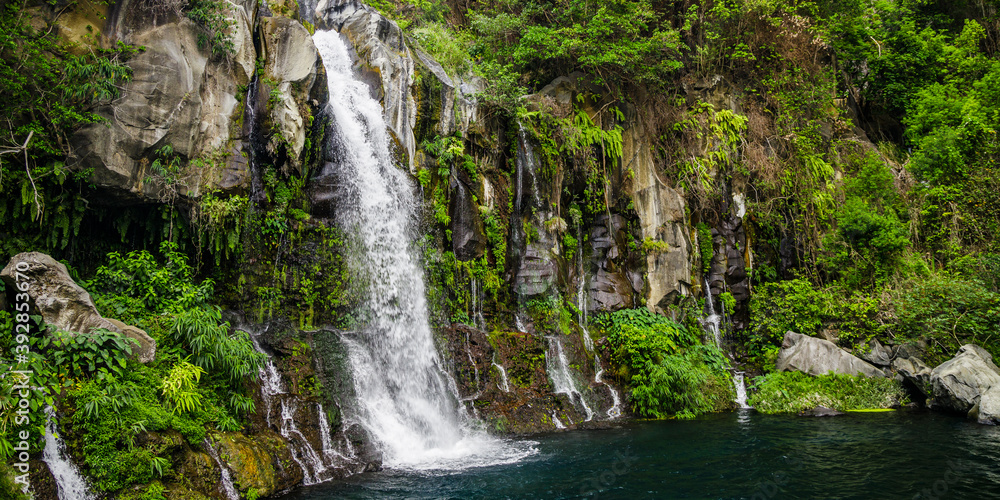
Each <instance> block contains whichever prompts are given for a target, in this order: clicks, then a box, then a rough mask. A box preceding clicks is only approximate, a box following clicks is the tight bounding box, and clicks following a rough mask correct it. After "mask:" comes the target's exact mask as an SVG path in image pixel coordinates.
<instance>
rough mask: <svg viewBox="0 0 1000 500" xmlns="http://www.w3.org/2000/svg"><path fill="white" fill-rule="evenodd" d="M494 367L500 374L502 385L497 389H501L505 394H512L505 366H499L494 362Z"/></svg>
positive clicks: (498, 385) (499, 384)
mask: <svg viewBox="0 0 1000 500" xmlns="http://www.w3.org/2000/svg"><path fill="white" fill-rule="evenodd" d="M493 366H494V367H496V369H497V371H498V372H500V383H498V384H497V387H499V388H500V390H501V391H503V392H510V384H509V383H508V382H507V370H505V369H504V367H503V365H501V364H498V363H497V362H496V361H493Z"/></svg>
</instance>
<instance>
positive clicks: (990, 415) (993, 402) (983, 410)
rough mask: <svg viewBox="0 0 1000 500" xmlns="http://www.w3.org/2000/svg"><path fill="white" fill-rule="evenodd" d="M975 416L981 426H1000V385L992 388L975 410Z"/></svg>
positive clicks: (980, 400)
mask: <svg viewBox="0 0 1000 500" xmlns="http://www.w3.org/2000/svg"><path fill="white" fill-rule="evenodd" d="M974 410H975V411H974V413H973V414H972V415H971V416H973V417H974V418H975V419H976V421H977V422H979V423H980V424H989V425H996V424H1000V385H994V386H992V387H990V388H989V389H988V390H987V391H986V392H985V393H983V395H982V397H981V398H980V399H979V403H978V404H977V405H976V406H975V408H974Z"/></svg>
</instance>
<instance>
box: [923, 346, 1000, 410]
mask: <svg viewBox="0 0 1000 500" xmlns="http://www.w3.org/2000/svg"><path fill="white" fill-rule="evenodd" d="M997 385H1000V369H998V368H997V366H996V365H995V364H993V356H991V355H990V353H988V352H986V350H985V349H983V348H982V347H979V346H977V345H975V344H966V345H964V346H962V347H961V348H959V350H958V352H957V353H956V354H955V357H954V358H951V359H950V360H948V361H945V362H944V363H941V364H940V365H939V366H938V367H936V368H934V370H932V371H931V373H930V380H929V388H930V396H931V399H929V400H928V402H927V405H928V406H929V407H930V408H932V409H940V410H945V411H952V412H957V413H963V414H964V413H968V411H969V410H971V409H972V407H973V406H974V405H975V404H976V403H978V402H979V399H980V397H982V395H983V394H984V393H986V391H987V390H989V389H990V388H991V387H994V386H997Z"/></svg>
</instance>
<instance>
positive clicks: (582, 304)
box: [576, 221, 594, 352]
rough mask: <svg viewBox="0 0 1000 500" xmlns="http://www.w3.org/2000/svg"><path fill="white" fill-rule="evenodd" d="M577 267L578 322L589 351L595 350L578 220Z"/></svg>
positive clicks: (581, 236)
mask: <svg viewBox="0 0 1000 500" xmlns="http://www.w3.org/2000/svg"><path fill="white" fill-rule="evenodd" d="M576 241H577V249H576V267H577V276H579V278H578V280H577V281H578V284H577V287H576V309H577V311H578V312H577V316H576V322H577V324H578V325H580V330H582V331H583V344H584V346H586V347H587V351H588V352H594V341H593V340H592V339H591V338H590V331H589V330H587V271H586V270H585V269H584V268H583V248H582V246H583V234H582V231H581V229H580V222H579V221H576Z"/></svg>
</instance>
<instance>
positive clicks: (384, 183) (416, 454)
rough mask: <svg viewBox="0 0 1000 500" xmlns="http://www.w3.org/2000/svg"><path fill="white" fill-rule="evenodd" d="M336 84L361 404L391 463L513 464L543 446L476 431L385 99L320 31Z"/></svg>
mask: <svg viewBox="0 0 1000 500" xmlns="http://www.w3.org/2000/svg"><path fill="white" fill-rule="evenodd" d="M313 41H314V42H315V43H316V48H317V49H318V51H319V53H320V55H321V56H322V58H323V64H324V66H325V68H326V73H327V80H328V82H329V90H330V101H329V111H330V114H331V117H332V129H333V130H332V131H331V133H330V134H329V138H330V141H331V142H330V143H329V144H328V146H329V147H330V149H331V150H332V151H334V152H335V153H336V156H337V160H338V161H336V162H333V163H328V164H327V165H325V166H324V170H325V173H327V174H332V175H335V176H336V178H337V180H338V182H337V188H336V189H337V191H336V193H335V195H336V199H337V200H338V208H339V211H338V220H337V222H338V224H339V225H340V227H341V228H342V229H343V230H344V231H345V233H346V234H347V235H348V239H349V242H350V244H351V245H352V247H353V248H352V250H351V252H349V255H348V258H349V259H350V260H349V263H350V265H351V267H352V270H353V271H354V272H355V273H356V275H355V277H354V284H355V285H356V286H357V287H358V291H359V292H360V293H361V294H362V297H363V303H364V306H363V307H362V308H360V310H358V311H356V312H357V317H358V319H359V320H360V321H359V322H360V323H361V325H362V326H361V327H360V328H359V331H358V333H357V335H355V336H353V338H347V337H346V336H345V344H346V345H347V347H348V357H349V360H350V364H351V371H352V374H353V381H354V388H355V393H356V394H357V397H358V400H357V407H356V408H352V409H350V411H352V412H354V413H355V414H354V415H351V418H352V420H354V421H357V422H358V423H359V424H360V425H362V426H364V427H365V428H366V429H367V430H368V431H369V433H370V434H371V435H372V436H373V437H374V439H375V441H376V444H377V446H378V447H379V449H380V450H381V451H382V454H383V462H384V464H385V466H387V467H390V468H406V469H440V468H445V469H455V468H465V467H474V466H479V465H490V464H496V463H510V462H513V461H516V460H520V459H521V458H523V457H525V456H527V455H528V454H531V453H534V448H531V445H530V444H526V445H517V446H515V445H512V444H510V443H507V442H504V441H499V440H495V439H493V438H490V437H489V436H488V435H486V434H485V433H483V432H481V431H478V430H475V429H474V423H473V422H470V421H469V418H468V417H467V416H466V415H465V412H464V407H463V406H462V405H460V404H459V403H458V401H457V398H456V393H457V391H456V387H455V382H454V380H453V379H452V378H451V377H450V376H449V375H448V374H447V373H446V372H445V371H444V370H443V369H442V363H441V360H440V359H439V357H438V354H437V351H436V350H435V347H434V342H433V338H432V336H431V330H430V326H429V322H428V318H427V303H426V295H425V291H424V281H423V269H422V267H421V265H420V263H419V262H418V260H417V258H416V256H415V255H416V252H415V251H414V249H413V248H411V242H412V241H415V240H416V237H415V236H416V233H415V230H414V226H415V224H414V222H415V221H414V220H413V218H414V216H415V214H416V213H417V208H418V205H417V200H415V198H414V195H413V194H414V186H413V183H412V182H411V181H410V179H409V178H408V177H407V175H406V173H405V172H403V171H402V170H401V169H400V168H398V167H397V165H396V163H395V161H394V159H393V156H392V153H391V151H390V148H391V147H392V144H393V141H392V140H391V138H390V136H389V134H388V132H387V128H386V124H385V121H384V120H383V117H382V106H381V105H380V104H379V102H378V101H376V100H374V99H372V97H371V95H370V91H369V88H368V87H367V86H366V85H365V84H363V83H362V82H360V81H358V80H356V79H355V77H354V75H353V72H352V69H351V66H352V64H351V58H350V56H349V54H348V50H347V46H346V45H345V43H344V42H343V40H342V39H341V37H340V35H338V34H337V33H334V32H322V31H320V32H317V33H316V34H315V36H314V37H313Z"/></svg>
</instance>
